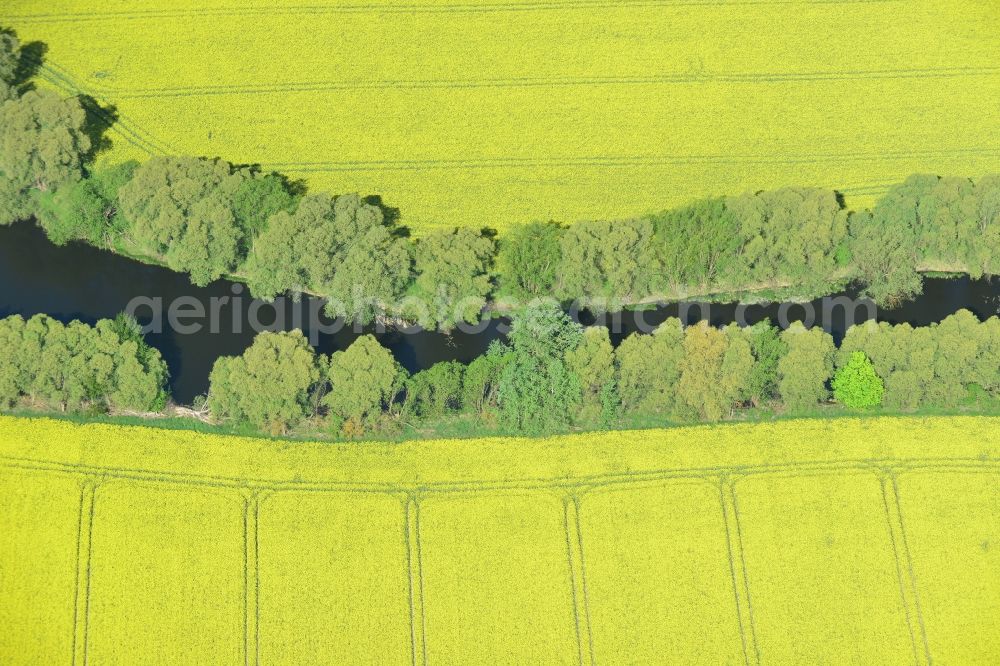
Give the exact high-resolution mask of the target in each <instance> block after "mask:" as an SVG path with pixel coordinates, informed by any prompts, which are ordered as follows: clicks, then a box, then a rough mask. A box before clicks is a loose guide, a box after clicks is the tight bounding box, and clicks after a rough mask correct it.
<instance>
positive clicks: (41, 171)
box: [0, 90, 90, 224]
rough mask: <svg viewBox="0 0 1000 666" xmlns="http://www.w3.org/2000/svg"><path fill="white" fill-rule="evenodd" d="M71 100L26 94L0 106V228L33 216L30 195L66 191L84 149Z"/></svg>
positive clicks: (79, 112)
mask: <svg viewBox="0 0 1000 666" xmlns="http://www.w3.org/2000/svg"><path fill="white" fill-rule="evenodd" d="M85 123H86V114H85V113H84V110H83V107H82V106H80V102H79V100H77V99H76V98H69V99H63V98H61V97H60V96H59V95H57V94H56V93H54V92H52V91H50V90H31V91H29V92H27V93H25V94H24V95H22V96H21V97H19V98H17V99H13V100H8V101H6V102H4V103H3V104H0V224H10V223H11V222H14V221H16V220H19V219H23V218H27V217H30V216H31V215H32V214H33V213H34V209H35V207H34V204H33V195H35V194H38V193H44V192H50V191H54V190H58V189H60V188H62V187H66V186H70V185H72V184H74V183H76V182H77V181H79V180H80V178H81V177H82V175H83V158H84V156H85V155H86V154H87V152H88V151H89V150H90V138H89V137H88V136H87V133H86V132H85V131H84V127H85Z"/></svg>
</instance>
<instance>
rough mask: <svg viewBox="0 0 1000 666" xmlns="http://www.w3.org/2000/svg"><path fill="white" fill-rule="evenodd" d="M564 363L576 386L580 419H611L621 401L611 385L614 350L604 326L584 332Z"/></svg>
mask: <svg viewBox="0 0 1000 666" xmlns="http://www.w3.org/2000/svg"><path fill="white" fill-rule="evenodd" d="M566 364H567V366H568V367H569V371H570V372H571V373H573V374H574V375H575V376H576V377H577V379H578V380H579V383H580V389H581V392H582V400H581V404H580V414H579V418H580V420H581V421H583V422H592V421H595V420H598V419H601V420H603V421H605V422H607V421H609V420H611V419H613V418H614V415H615V414H614V412H615V411H616V407H617V404H618V403H620V401H621V399H620V398H619V397H618V388H617V386H616V385H615V350H614V347H612V345H611V337H610V335H609V334H608V329H607V328H606V327H604V326H592V327H590V328H587V329H585V330H584V331H583V338H582V339H581V341H580V344H579V346H577V348H576V349H572V350H570V351H569V352H567V353H566Z"/></svg>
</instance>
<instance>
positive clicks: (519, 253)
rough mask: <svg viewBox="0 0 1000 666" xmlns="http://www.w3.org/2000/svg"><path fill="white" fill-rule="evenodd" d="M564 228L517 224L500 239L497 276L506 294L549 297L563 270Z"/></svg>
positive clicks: (550, 224) (525, 296) (535, 223)
mask: <svg viewBox="0 0 1000 666" xmlns="http://www.w3.org/2000/svg"><path fill="white" fill-rule="evenodd" d="M562 234H563V229H562V227H560V226H559V225H558V224H556V223H555V222H549V223H542V222H532V223H531V224H524V225H515V226H514V227H513V228H512V229H511V230H510V231H509V232H508V233H507V234H505V235H504V236H503V238H502V239H501V240H500V250H499V253H498V254H497V273H498V276H499V282H500V286H501V289H502V292H503V293H504V294H505V295H509V296H514V297H516V298H533V297H536V296H545V295H547V294H549V293H551V291H552V287H553V285H554V284H555V281H556V276H557V270H558V269H559V264H560V258H561V253H562V249H561V246H560V238H561V237H562Z"/></svg>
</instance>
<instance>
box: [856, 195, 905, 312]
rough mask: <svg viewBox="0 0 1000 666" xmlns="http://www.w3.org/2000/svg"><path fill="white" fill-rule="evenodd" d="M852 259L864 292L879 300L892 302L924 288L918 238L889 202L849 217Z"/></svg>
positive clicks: (903, 298) (885, 302)
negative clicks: (894, 211) (892, 209)
mask: <svg viewBox="0 0 1000 666" xmlns="http://www.w3.org/2000/svg"><path fill="white" fill-rule="evenodd" d="M850 229H851V260H852V262H853V264H854V267H855V269H856V271H857V275H858V277H859V279H860V280H861V282H862V283H863V284H864V285H865V292H864V293H865V295H867V296H870V297H871V298H872V300H874V301H875V302H876V303H884V304H893V303H897V302H899V301H902V300H906V299H909V298H912V297H913V296H915V295H916V294H919V293H920V291H921V290H922V289H923V278H922V277H921V275H920V273H918V272H917V256H916V254H917V239H916V234H915V233H914V230H913V228H912V227H911V226H909V225H908V224H906V223H905V221H904V220H903V219H901V218H900V217H899V216H897V215H895V214H894V213H893V212H891V211H889V210H888V209H887V206H886V204H881V203H880V207H878V208H876V211H875V215H873V214H872V213H870V212H868V211H862V212H859V213H854V214H852V215H851V217H850Z"/></svg>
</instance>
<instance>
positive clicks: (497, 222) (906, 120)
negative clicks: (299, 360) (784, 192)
mask: <svg viewBox="0 0 1000 666" xmlns="http://www.w3.org/2000/svg"><path fill="white" fill-rule="evenodd" d="M0 23H2V24H8V25H10V26H12V27H14V28H15V29H17V31H18V33H19V34H20V36H21V38H22V40H23V41H26V42H31V41H40V42H44V43H45V44H47V46H48V51H47V52H46V54H45V64H44V67H43V68H42V70H41V71H40V73H39V75H40V77H41V78H42V79H43V80H44V82H45V85H52V86H56V87H58V88H60V89H63V90H65V91H72V92H76V91H81V92H84V93H87V94H89V95H92V96H93V97H95V98H96V99H97V100H99V101H100V102H101V103H103V104H105V105H107V106H113V107H114V109H115V112H116V114H117V115H118V118H119V120H118V122H117V124H116V127H115V131H114V134H113V136H112V139H113V142H114V147H113V150H112V151H111V152H110V154H108V155H107V156H106V159H109V160H120V159H124V158H128V157H137V158H141V157H143V156H146V155H150V154H159V153H181V154H195V155H207V156H221V157H225V158H227V159H230V160H233V161H236V162H242V163H260V164H262V165H264V166H265V167H267V168H274V169H279V170H281V171H284V172H287V173H289V174H291V175H293V176H295V177H301V178H304V179H306V181H307V182H308V183H309V185H310V186H313V187H314V188H319V189H326V190H330V191H332V192H335V193H341V192H353V191H357V192H360V193H362V194H380V195H382V196H383V197H384V200H385V201H386V202H387V203H388V204H389V205H392V206H395V207H398V208H400V209H401V211H402V222H403V223H404V224H408V225H411V226H412V227H413V228H414V229H415V230H416V231H417V232H418V233H421V232H423V231H426V230H427V229H430V228H433V227H434V226H435V225H444V224H460V225H470V226H475V227H479V226H489V227H493V228H496V229H501V230H502V229H503V228H504V227H505V226H507V225H509V224H510V223H512V222H522V221H531V220H546V219H557V220H560V221H566V222H573V221H576V220H579V219H584V218H588V219H592V218H618V217H624V216H632V215H639V214H643V213H646V212H649V211H653V210H659V209H663V208H666V207H668V206H671V205H675V204H678V203H681V202H685V201H688V200H690V199H693V198H695V197H699V196H703V195H710V194H737V193H740V192H743V191H745V190H753V189H763V188H774V187H780V186H785V185H790V184H797V185H804V186H821V187H835V188H839V189H841V190H843V191H844V192H845V193H846V196H847V200H848V203H849V204H852V205H867V204H868V203H870V202H871V201H872V199H873V198H874V197H875V196H876V195H878V194H879V193H881V192H884V191H885V189H886V188H887V187H888V185H889V184H890V183H893V182H897V181H900V180H902V179H903V178H904V177H905V176H907V175H908V174H910V173H913V172H937V173H941V174H953V175H967V176H978V175H981V174H983V173H987V172H995V171H997V170H1000V139H998V137H1000V121H998V117H997V114H996V113H995V112H994V111H993V109H992V107H991V106H990V104H989V100H995V99H997V98H998V97H1000V64H998V62H997V57H996V54H997V53H998V52H1000V30H998V29H997V27H998V25H1000V3H997V2H993V1H991V0H740V1H735V0H734V1H727V0H481V1H471V0H404V1H401V2H396V1H395V0H365V1H363V2H358V1H356V0H312V1H311V2H308V3H304V2H302V1H301V0H268V1H266V2H265V1H264V0H210V1H208V2H202V1H196V0H169V1H168V0H106V1H105V2H101V3H95V2H89V1H86V0H47V1H46V2H39V0H6V1H5V2H4V3H3V8H2V9H0Z"/></svg>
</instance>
